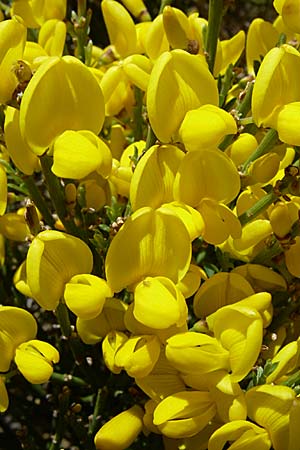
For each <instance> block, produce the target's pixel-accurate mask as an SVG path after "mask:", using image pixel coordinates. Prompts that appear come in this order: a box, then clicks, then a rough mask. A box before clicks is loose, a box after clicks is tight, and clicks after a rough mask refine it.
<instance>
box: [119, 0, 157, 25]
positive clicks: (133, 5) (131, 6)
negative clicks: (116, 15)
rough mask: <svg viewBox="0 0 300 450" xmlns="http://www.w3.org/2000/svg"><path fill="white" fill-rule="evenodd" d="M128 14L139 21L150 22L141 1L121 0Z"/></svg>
mask: <svg viewBox="0 0 300 450" xmlns="http://www.w3.org/2000/svg"><path fill="white" fill-rule="evenodd" d="M122 3H123V5H124V6H126V8H127V9H128V11H130V13H131V14H132V15H133V16H134V17H136V18H137V19H139V20H151V17H150V15H149V13H148V11H147V8H146V6H145V3H144V2H143V0H122Z"/></svg>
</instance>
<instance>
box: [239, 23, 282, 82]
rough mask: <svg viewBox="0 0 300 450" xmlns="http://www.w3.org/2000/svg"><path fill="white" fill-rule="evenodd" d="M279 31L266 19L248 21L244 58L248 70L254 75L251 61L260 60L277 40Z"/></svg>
mask: <svg viewBox="0 0 300 450" xmlns="http://www.w3.org/2000/svg"><path fill="white" fill-rule="evenodd" d="M278 38H279V33H278V31H277V30H276V28H275V27H274V26H273V25H272V24H271V23H270V22H267V21H266V20H263V19H261V18H257V19H254V20H252V22H251V23H250V26H249V29H248V33H247V43H246V60H247V68H248V72H249V73H252V74H253V75H254V68H253V63H254V61H258V62H260V59H261V57H264V56H265V55H266V54H267V53H268V51H269V50H271V48H273V47H275V45H276V44H277V42H278Z"/></svg>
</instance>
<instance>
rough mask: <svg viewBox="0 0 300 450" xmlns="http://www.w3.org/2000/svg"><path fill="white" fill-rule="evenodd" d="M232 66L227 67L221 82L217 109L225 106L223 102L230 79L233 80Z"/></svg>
mask: <svg viewBox="0 0 300 450" xmlns="http://www.w3.org/2000/svg"><path fill="white" fill-rule="evenodd" d="M232 69H233V65H232V64H230V65H229V66H228V67H227V70H226V72H225V75H224V78H223V81H222V87H221V91H220V95H219V107H220V108H222V107H223V106H224V104H225V100H226V97H227V94H228V91H229V89H230V88H231V84H232V79H233V75H234V74H233V70H232Z"/></svg>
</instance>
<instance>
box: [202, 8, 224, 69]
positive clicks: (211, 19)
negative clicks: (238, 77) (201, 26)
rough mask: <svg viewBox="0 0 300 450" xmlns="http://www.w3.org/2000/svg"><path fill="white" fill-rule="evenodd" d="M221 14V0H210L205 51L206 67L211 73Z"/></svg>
mask: <svg viewBox="0 0 300 450" xmlns="http://www.w3.org/2000/svg"><path fill="white" fill-rule="evenodd" d="M222 16H223V0H210V2H209V9H208V27H207V36H206V52H207V54H208V56H207V57H208V67H209V70H210V71H211V73H212V74H213V72H214V66H215V59H216V54H217V45H218V38H219V32H220V27H221V22H222Z"/></svg>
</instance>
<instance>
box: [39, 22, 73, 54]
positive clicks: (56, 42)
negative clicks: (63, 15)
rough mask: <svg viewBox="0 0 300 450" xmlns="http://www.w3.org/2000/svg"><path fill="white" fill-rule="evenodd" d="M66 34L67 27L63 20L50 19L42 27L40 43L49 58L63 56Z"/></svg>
mask: <svg viewBox="0 0 300 450" xmlns="http://www.w3.org/2000/svg"><path fill="white" fill-rule="evenodd" d="M66 34H67V27H66V24H65V23H64V22H63V21H62V20H58V19H50V20H47V21H46V22H44V23H43V25H42V26H41V29H40V31H39V37H38V43H39V45H40V46H41V47H43V48H44V49H45V50H46V52H47V53H48V55H49V56H62V54H63V50H64V45H65V40H66Z"/></svg>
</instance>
